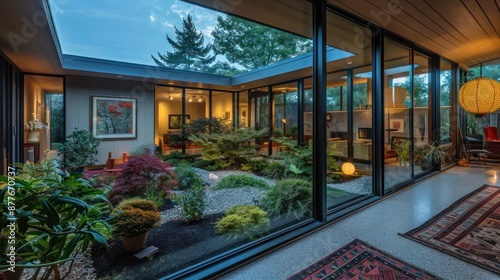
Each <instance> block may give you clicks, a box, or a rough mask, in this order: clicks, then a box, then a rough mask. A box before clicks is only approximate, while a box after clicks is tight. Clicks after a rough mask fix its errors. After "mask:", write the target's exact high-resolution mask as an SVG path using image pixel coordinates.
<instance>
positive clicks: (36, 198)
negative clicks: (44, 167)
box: [0, 169, 108, 279]
mask: <svg viewBox="0 0 500 280" xmlns="http://www.w3.org/2000/svg"><path fill="white" fill-rule="evenodd" d="M9 171H10V169H9ZM8 175H9V177H5V176H0V187H1V190H0V200H2V202H3V203H2V209H1V213H0V227H1V228H2V229H3V230H2V234H1V235H0V248H1V249H2V250H4V251H2V252H1V254H0V258H2V259H1V260H0V269H7V268H8V267H10V265H9V264H8V261H9V260H10V259H4V258H5V257H6V256H7V252H10V251H12V252H13V253H14V254H15V256H16V257H17V259H18V260H17V263H16V268H35V269H36V270H35V272H34V275H33V279H49V277H50V276H51V275H52V274H53V275H54V279H61V278H64V277H61V275H60V273H59V269H58V265H59V264H61V263H65V262H67V261H71V264H72V262H73V257H74V256H75V254H77V253H79V252H84V251H85V250H87V248H88V247H89V245H90V244H91V243H93V242H95V243H99V244H101V245H103V246H105V247H108V243H107V241H106V239H105V238H104V237H103V235H102V234H101V232H100V231H98V230H97V229H96V226H98V224H100V225H101V226H102V225H104V226H108V224H107V221H108V219H106V218H103V217H102V215H101V212H100V210H99V209H98V208H97V207H94V206H92V205H90V204H89V203H87V200H88V199H98V200H102V201H104V202H107V200H106V198H105V197H104V196H103V195H102V191H101V190H96V189H94V188H93V187H92V186H91V185H90V184H89V182H88V181H87V180H85V179H82V178H81V176H80V175H79V174H74V175H71V176H68V177H59V178H58V179H50V178H49V179H44V178H42V179H37V180H32V181H29V182H28V181H23V180H20V179H17V178H15V177H13V176H11V175H14V172H13V171H12V172H9V174H8ZM11 236H13V238H9V237H11ZM12 240H13V241H12ZM12 249H14V250H12ZM5 250H7V252H6V251H5ZM43 267H46V269H45V270H42V268H43ZM70 267H71V266H70ZM40 273H41V274H42V276H41V278H38V275H39V274H40ZM68 273H69V271H68Z"/></svg>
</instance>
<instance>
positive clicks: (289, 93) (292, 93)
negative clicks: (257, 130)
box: [272, 82, 299, 140]
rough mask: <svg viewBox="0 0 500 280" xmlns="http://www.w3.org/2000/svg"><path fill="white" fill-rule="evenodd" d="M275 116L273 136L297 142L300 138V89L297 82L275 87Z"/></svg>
mask: <svg viewBox="0 0 500 280" xmlns="http://www.w3.org/2000/svg"><path fill="white" fill-rule="evenodd" d="M272 92H273V95H274V99H273V100H274V109H273V112H274V116H273V122H274V124H273V128H274V129H273V136H275V137H281V136H286V137H287V138H289V139H293V140H297V136H298V134H297V133H298V123H297V121H298V106H299V105H298V88H297V82H293V83H287V84H281V85H276V86H273V88H272Z"/></svg>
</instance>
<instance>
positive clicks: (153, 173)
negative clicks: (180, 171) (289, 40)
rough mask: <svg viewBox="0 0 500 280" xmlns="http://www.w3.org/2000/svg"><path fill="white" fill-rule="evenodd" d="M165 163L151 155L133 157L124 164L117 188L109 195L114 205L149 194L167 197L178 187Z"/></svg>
mask: <svg viewBox="0 0 500 280" xmlns="http://www.w3.org/2000/svg"><path fill="white" fill-rule="evenodd" d="M168 167H170V164H168V163H165V162H163V161H162V160H160V159H159V158H157V157H156V156H154V155H151V154H142V155H139V156H132V157H130V158H129V159H128V161H127V162H126V163H124V164H123V167H122V169H123V171H122V172H120V173H119V174H118V176H117V177H116V179H115V187H114V188H113V190H112V191H111V192H110V193H109V194H108V199H109V201H110V202H111V203H113V204H114V205H116V204H118V203H120V201H122V200H123V199H126V198H130V197H137V196H138V197H146V194H147V193H151V192H154V193H157V194H160V195H162V196H163V198H164V197H165V195H166V194H167V192H168V191H169V190H170V189H172V188H173V187H174V186H175V185H176V181H175V180H174V174H173V173H172V171H171V170H170V169H169V168H168Z"/></svg>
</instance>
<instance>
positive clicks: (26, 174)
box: [14, 159, 62, 182]
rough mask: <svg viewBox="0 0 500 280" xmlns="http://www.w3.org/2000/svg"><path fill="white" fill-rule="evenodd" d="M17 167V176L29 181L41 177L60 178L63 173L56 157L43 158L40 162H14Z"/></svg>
mask: <svg viewBox="0 0 500 280" xmlns="http://www.w3.org/2000/svg"><path fill="white" fill-rule="evenodd" d="M14 166H15V167H16V178H18V179H21V180H23V181H27V182H33V181H35V180H41V179H59V176H60V175H62V174H61V173H60V172H58V169H57V163H56V160H54V159H42V160H40V161H39V162H38V163H34V162H26V163H14Z"/></svg>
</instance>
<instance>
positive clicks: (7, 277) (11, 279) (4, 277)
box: [0, 267, 24, 280]
mask: <svg viewBox="0 0 500 280" xmlns="http://www.w3.org/2000/svg"><path fill="white" fill-rule="evenodd" d="M15 270H16V272H11V271H9V270H5V271H4V272H3V274H0V279H1V280H20V279H21V276H22V275H23V271H24V268H20V267H17V268H16V269H15Z"/></svg>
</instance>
